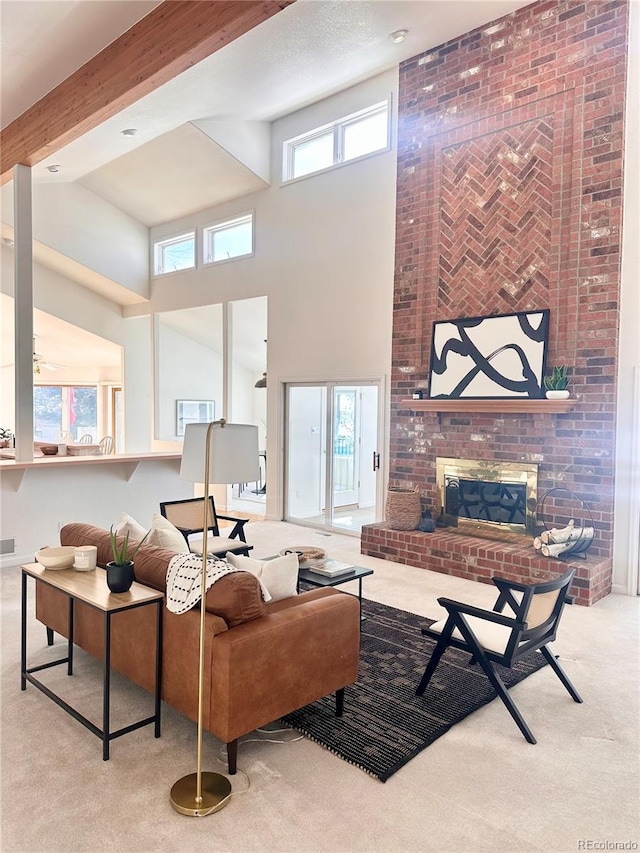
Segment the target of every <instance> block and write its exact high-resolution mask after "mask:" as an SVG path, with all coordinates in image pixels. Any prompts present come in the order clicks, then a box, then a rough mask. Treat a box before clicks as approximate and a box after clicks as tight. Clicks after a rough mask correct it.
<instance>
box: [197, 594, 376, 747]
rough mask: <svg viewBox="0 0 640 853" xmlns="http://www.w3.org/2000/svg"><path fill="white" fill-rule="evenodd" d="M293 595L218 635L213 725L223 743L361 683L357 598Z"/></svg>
mask: <svg viewBox="0 0 640 853" xmlns="http://www.w3.org/2000/svg"><path fill="white" fill-rule="evenodd" d="M294 600H295V603H292V606H290V607H286V608H284V609H281V610H278V611H277V612H271V613H268V614H267V615H266V616H264V617H263V618H262V619H258V620H256V621H255V622H250V623H246V624H244V625H238V626H236V627H235V628H233V629H232V630H230V631H226V632H224V633H223V634H219V635H216V637H215V638H214V639H213V644H212V659H211V660H212V671H211V683H212V691H211V694H210V706H209V707H208V709H207V712H206V713H207V716H208V718H209V722H208V725H207V728H208V729H209V730H210V731H212V732H213V733H214V734H215V735H216V736H217V737H219V738H220V739H221V740H224V741H226V742H229V741H231V740H234V739H235V738H237V737H239V736H240V735H243V734H246V733H247V732H250V731H252V730H253V729H255V728H256V727H257V726H261V725H264V724H265V723H269V722H271V721H272V720H276V719H278V718H279V717H282V716H283V715H284V714H288V713H290V712H291V711H295V710H296V709H297V708H301V707H303V706H304V705H308V704H309V703H310V702H314V701H315V700H316V699H320V698H321V697H322V696H327V695H328V694H330V693H333V692H334V691H336V690H339V689H340V688H342V687H345V686H346V685H347V684H352V683H353V682H354V681H355V680H356V678H357V676H358V658H359V653H360V608H359V604H358V599H357V598H356V597H355V596H351V595H347V594H345V593H343V592H339V591H338V590H335V589H323V590H314V591H312V592H309V593H302V594H301V595H299V596H297V598H296V599H292V602H293V601H294ZM347 710H348V709H347Z"/></svg>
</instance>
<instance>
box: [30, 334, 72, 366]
mask: <svg viewBox="0 0 640 853" xmlns="http://www.w3.org/2000/svg"><path fill="white" fill-rule="evenodd" d="M65 366H66V365H64V364H56V363H55V362H54V361H47V360H46V359H45V358H44V356H42V355H40V353H38V352H36V339H35V337H34V339H33V372H34V373H40V372H41V370H42V369H43V368H44V370H63V369H64V367H65Z"/></svg>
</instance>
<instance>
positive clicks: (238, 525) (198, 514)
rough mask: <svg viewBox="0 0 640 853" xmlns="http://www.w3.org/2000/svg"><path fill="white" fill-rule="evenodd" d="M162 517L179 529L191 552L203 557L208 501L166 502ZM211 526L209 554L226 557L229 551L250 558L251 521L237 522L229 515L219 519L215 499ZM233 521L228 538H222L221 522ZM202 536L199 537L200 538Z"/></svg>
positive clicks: (208, 545)
mask: <svg viewBox="0 0 640 853" xmlns="http://www.w3.org/2000/svg"><path fill="white" fill-rule="evenodd" d="M160 513H161V515H163V516H164V517H165V518H166V519H167V520H168V521H170V522H171V524H173V525H174V526H175V527H177V528H178V530H179V531H180V533H182V535H183V536H184V538H185V541H186V543H187V545H188V546H189V550H190V551H191V552H192V553H193V554H202V517H203V514H204V498H187V499H185V500H182V501H163V502H161V503H160ZM208 516H209V517H208V524H207V532H208V534H209V535H208V538H207V554H208V555H211V556H216V555H222V556H224V555H225V554H226V553H227V551H232V552H233V553H234V554H244V555H245V556H246V557H248V556H249V551H251V549H252V548H253V545H247V538H246V536H245V532H244V525H245V524H247V522H248V521H249V519H248V518H233V517H232V516H229V515H218V513H217V512H216V507H215V503H214V501H213V496H209V513H208ZM219 519H222V520H223V521H232V522H234V527H233V529H232V530H231V533H230V534H229V536H228V538H225V537H224V536H221V535H220V527H219V525H218V520H219ZM198 534H199V535H198Z"/></svg>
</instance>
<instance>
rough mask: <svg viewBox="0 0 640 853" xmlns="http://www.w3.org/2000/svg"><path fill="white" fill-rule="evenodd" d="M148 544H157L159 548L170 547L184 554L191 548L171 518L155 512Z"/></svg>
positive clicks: (171, 549) (170, 549)
mask: <svg viewBox="0 0 640 853" xmlns="http://www.w3.org/2000/svg"><path fill="white" fill-rule="evenodd" d="M145 544H146V545H156V546H157V547H158V548H168V549H169V551H175V552H176V553H178V554H184V553H186V552H187V551H188V550H189V546H188V545H187V542H186V540H185V538H184V536H183V535H182V533H180V531H179V530H178V528H177V527H176V526H175V525H174V524H171V522H170V521H169V519H167V518H165V517H164V516H163V515H158V513H157V512H154V514H153V516H152V518H151V530H150V532H149V538H148V539H147V541H146V543H145Z"/></svg>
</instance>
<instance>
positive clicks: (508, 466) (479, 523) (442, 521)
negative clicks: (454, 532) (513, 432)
mask: <svg viewBox="0 0 640 853" xmlns="http://www.w3.org/2000/svg"><path fill="white" fill-rule="evenodd" d="M436 484H437V489H438V495H439V498H440V507H439V516H438V519H437V523H438V524H439V525H441V526H445V527H459V528H461V532H462V531H463V530H466V531H468V532H469V533H470V534H472V535H485V536H487V537H489V538H502V537H503V536H504V535H505V534H520V535H523V536H524V535H535V532H536V525H537V520H536V505H537V502H538V466H537V465H530V464H525V463H518V462H487V461H477V460H472V459H449V458H446V457H438V458H437V459H436Z"/></svg>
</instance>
